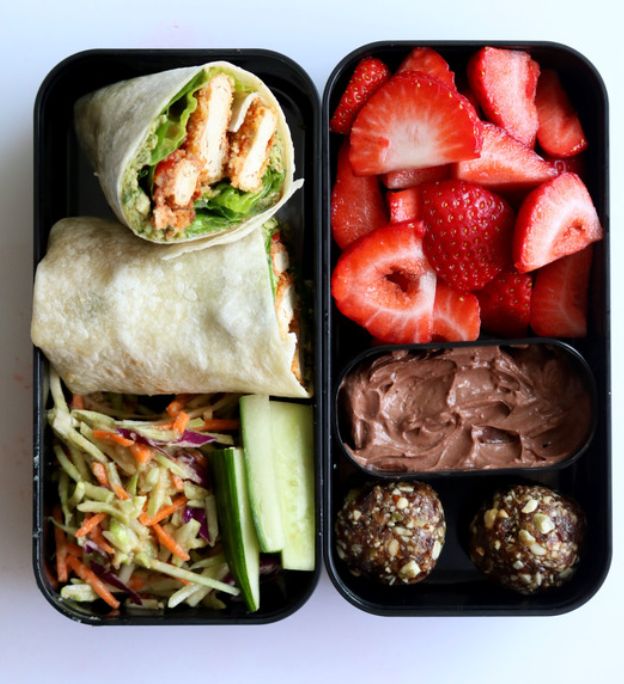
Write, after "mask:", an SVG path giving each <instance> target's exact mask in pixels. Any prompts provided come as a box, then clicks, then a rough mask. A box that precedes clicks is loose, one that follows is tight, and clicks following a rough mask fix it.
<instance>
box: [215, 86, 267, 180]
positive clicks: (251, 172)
mask: <svg viewBox="0 0 624 684" xmlns="http://www.w3.org/2000/svg"><path fill="white" fill-rule="evenodd" d="M276 128H277V115H276V113H275V112H274V111H273V110H272V109H270V108H269V107H267V106H266V105H264V104H262V102H261V101H260V100H259V99H256V100H254V101H253V102H252V103H251V105H250V106H249V109H248V110H247V114H246V116H245V121H244V122H243V124H242V126H241V127H240V128H239V129H238V131H237V132H236V133H233V134H232V136H231V138H230V160H229V162H228V165H227V175H228V176H229V178H230V182H231V183H232V185H233V186H234V187H235V188H238V189H239V190H242V191H243V192H256V191H257V190H259V189H260V188H261V187H262V176H263V175H264V172H265V170H266V167H267V165H268V162H269V153H270V151H271V143H272V140H273V134H274V133H275V129H276Z"/></svg>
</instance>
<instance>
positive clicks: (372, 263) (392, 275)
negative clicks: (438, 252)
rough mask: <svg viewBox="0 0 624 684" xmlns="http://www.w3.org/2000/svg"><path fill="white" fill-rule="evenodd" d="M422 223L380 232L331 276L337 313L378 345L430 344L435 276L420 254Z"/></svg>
mask: <svg viewBox="0 0 624 684" xmlns="http://www.w3.org/2000/svg"><path fill="white" fill-rule="evenodd" d="M423 230H424V226H423V225H422V223H420V222H416V223H402V224H395V225H389V226H384V227H382V228H377V230H374V231H373V232H372V233H369V234H368V235H365V236H364V237H362V238H360V239H359V240H358V241H357V242H355V243H353V244H352V245H351V246H350V247H349V248H348V249H347V250H346V251H345V252H343V254H342V255H341V256H340V257H339V259H338V262H337V264H336V267H335V268H334V273H333V275H332V295H333V297H334V300H335V302H336V306H337V307H338V309H339V310H340V311H341V312H342V313H343V314H344V315H345V316H346V317H347V318H350V319H351V320H353V321H355V322H356V323H359V324H360V325H362V326H364V327H365V328H366V329H367V330H368V332H369V333H370V334H371V335H373V336H374V337H376V338H377V339H379V340H382V341H384V342H392V343H398V344H400V343H409V342H428V341H429V340H430V339H431V332H432V322H433V302H434V299H435V289H436V276H435V273H434V272H433V270H432V269H431V267H430V266H429V264H428V262H427V259H426V257H425V255H424V253H423V250H422V238H421V236H422V232H423Z"/></svg>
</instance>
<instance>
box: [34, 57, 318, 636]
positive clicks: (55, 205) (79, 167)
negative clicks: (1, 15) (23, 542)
mask: <svg viewBox="0 0 624 684" xmlns="http://www.w3.org/2000/svg"><path fill="white" fill-rule="evenodd" d="M215 60H225V61H229V62H231V63H233V64H235V65H237V66H240V67H242V68H244V69H247V70H249V71H252V72H253V73H255V74H257V75H258V76H259V77H260V78H261V79H262V80H263V81H264V82H265V83H266V84H267V85H268V87H269V88H270V89H271V90H272V91H273V93H274V94H275V96H276V97H277V99H278V101H279V102H280V105H281V106H282V109H283V110H284V113H285V115H286V119H287V121H288V124H289V126H290V130H291V133H292V139H293V143H294V147H295V161H296V167H297V170H296V177H304V178H305V184H304V186H303V188H302V190H300V191H299V192H297V193H296V194H295V195H294V196H293V197H292V198H291V199H290V200H289V201H288V203H287V204H286V205H285V206H284V207H283V208H282V209H281V210H280V212H279V214H278V215H279V217H280V218H281V219H282V220H284V221H285V222H287V223H288V224H289V225H290V227H291V228H292V229H293V231H292V232H293V235H294V236H295V238H294V239H293V243H294V244H293V245H292V247H293V251H294V255H293V256H294V260H295V262H296V263H298V264H299V265H300V267H301V269H302V274H303V277H304V278H305V279H306V280H308V281H314V285H315V287H314V292H315V295H314V296H315V301H314V308H315V315H316V316H317V320H320V316H321V306H320V292H321V287H320V282H321V261H320V245H321V241H320V239H319V235H318V229H317V226H318V225H319V224H320V168H321V165H320V158H319V150H318V140H319V130H320V111H319V110H320V106H319V98H318V94H317V91H316V89H315V87H314V84H313V83H312V81H311V80H310V78H309V77H308V75H307V74H306V72H305V71H304V70H303V69H302V68H301V67H300V66H299V65H298V64H296V63H295V62H293V61H292V60H291V59H289V58H288V57H285V56H284V55H281V54H278V53H276V52H271V51H268V50H253V49H249V50H90V51H86V52H81V53H78V54H76V55H73V56H71V57H68V58H67V59H66V60H64V61H63V62H61V63H60V64H58V65H57V66H56V67H55V68H54V69H53V70H52V71H51V72H50V73H49V74H48V76H47V77H46V79H45V80H44V82H43V84H42V85H41V88H40V90H39V93H38V95H37V100H36V103H35V111H34V266H35V268H36V266H37V264H38V263H39V261H40V260H41V259H42V257H43V256H44V254H45V251H46V246H47V239H48V233H49V231H50V228H51V227H52V226H53V225H54V223H55V222H56V221H58V220H59V219H61V218H64V217H67V216H81V215H83V216H84V215H86V216H102V217H108V218H112V217H113V216H112V212H111V210H110V209H109V207H108V205H107V204H106V201H105V199H104V196H103V194H102V192H101V190H100V188H99V185H98V182H97V179H96V178H95V177H94V175H93V172H92V170H91V168H90V167H89V165H88V163H87V161H86V159H85V157H84V155H83V153H82V152H81V150H80V148H79V146H78V143H77V140H76V136H75V133H74V127H73V106H74V103H75V102H76V100H77V99H78V98H79V97H81V96H82V95H84V94H86V93H88V92H91V91H93V90H96V89H98V88H100V87H102V86H105V85H108V84H111V83H115V82H117V81H121V80H124V79H128V78H133V77H136V76H141V75H144V74H149V73H153V72H157V71H164V70H166V69H173V68H176V67H184V66H192V65H198V64H203V63H205V62H210V61H215ZM314 330H315V333H314V337H315V339H314V349H315V351H314V384H315V387H316V394H315V398H314V400H313V404H314V411H315V444H316V451H317V456H316V464H317V465H316V473H315V487H316V495H315V496H316V526H317V534H316V570H315V571H314V572H295V571H281V572H280V573H278V575H277V576H275V577H274V578H266V579H265V580H263V581H262V585H261V591H262V605H261V608H260V610H259V611H258V612H256V613H253V614H250V613H248V612H247V611H246V609H245V605H244V603H243V602H238V603H231V604H230V605H229V607H228V608H227V609H226V610H224V611H217V610H208V609H206V608H195V609H191V608H188V609H183V608H179V609H174V610H168V611H166V612H165V613H162V614H154V613H151V614H149V613H146V614H145V615H137V614H132V615H131V614H127V613H123V612H122V613H121V614H119V615H107V614H106V612H104V611H98V609H97V608H93V607H90V606H89V604H86V605H85V604H82V605H81V604H76V603H72V602H66V601H64V600H62V599H61V598H60V594H59V592H58V591H57V590H56V589H55V588H54V586H53V582H52V580H51V575H50V572H49V565H50V562H51V559H52V553H53V551H52V549H53V536H54V535H53V531H52V527H51V524H50V523H49V520H48V516H49V515H50V510H51V507H52V504H53V503H54V501H55V497H56V487H55V486H54V484H53V483H52V482H51V472H52V469H53V454H52V447H51V433H50V430H49V429H47V428H46V419H45V410H46V406H47V381H46V377H47V369H46V365H47V364H46V361H45V359H44V357H43V355H42V353H41V352H40V351H38V350H35V352H34V367H33V374H34V382H33V387H34V390H33V394H34V397H33V399H34V435H33V438H34V445H33V447H34V457H33V465H34V491H33V495H34V498H33V567H34V573H35V577H36V580H37V584H38V585H39V588H40V589H41V592H42V593H43V595H44V596H45V598H46V599H47V600H48V601H49V602H50V603H51V605H53V606H54V607H55V608H56V609H57V610H58V611H59V612H61V613H62V614H63V615H66V616H67V617H69V618H72V619H74V620H77V621H79V622H84V623H88V624H93V625H150V624H154V625H163V624H166V625H172V624H177V625H179V624H197V625H210V624H224V625H225V624H262V623H268V622H272V621H275V620H279V619H281V618H284V617H286V616H288V615H290V614H291V613H293V612H294V611H295V610H297V609H298V608H299V607H300V606H301V605H302V604H303V603H304V602H305V601H306V600H307V599H308V598H309V596H310V594H311V593H312V591H313V589H314V587H315V586H316V583H317V581H318V577H319V574H320V566H321V562H322V560H321V558H322V551H321V463H322V456H321V452H322V447H323V436H322V432H321V428H322V421H321V416H322V409H321V405H322V397H323V392H322V391H321V386H322V376H321V351H322V348H321V340H320V324H319V325H317V326H314Z"/></svg>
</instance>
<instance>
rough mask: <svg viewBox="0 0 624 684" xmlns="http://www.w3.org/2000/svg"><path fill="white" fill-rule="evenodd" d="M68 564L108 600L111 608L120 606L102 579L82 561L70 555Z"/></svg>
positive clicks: (97, 592) (104, 599) (98, 593)
mask: <svg viewBox="0 0 624 684" xmlns="http://www.w3.org/2000/svg"><path fill="white" fill-rule="evenodd" d="M67 565H69V567H70V568H71V569H72V570H73V571H74V572H75V573H76V574H77V575H78V577H80V579H81V580H83V581H84V582H86V583H87V584H89V585H91V588H92V589H93V591H94V592H95V593H96V594H97V595H98V596H99V597H100V598H101V599H102V600H103V601H106V603H108V605H109V606H110V607H111V608H119V601H118V600H117V599H116V598H115V597H114V596H113V595H112V594H111V593H110V591H108V589H107V588H106V587H105V586H104V582H102V580H101V579H100V578H99V577H98V576H97V575H96V574H95V573H94V572H93V571H92V570H90V569H89V568H88V567H87V566H86V565H85V564H84V563H81V562H80V561H79V560H78V559H77V558H74V557H73V556H70V557H69V558H68V559H67Z"/></svg>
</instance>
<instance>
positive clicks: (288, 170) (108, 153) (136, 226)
mask: <svg viewBox="0 0 624 684" xmlns="http://www.w3.org/2000/svg"><path fill="white" fill-rule="evenodd" d="M202 69H207V70H208V69H209V70H216V71H219V72H225V73H227V74H229V75H231V76H232V77H233V78H234V80H235V81H236V82H237V83H238V84H240V85H241V86H243V87H244V88H245V89H248V90H250V91H254V92H257V93H258V95H259V97H260V98H261V100H262V101H264V102H265V103H266V104H268V105H270V106H271V108H272V109H274V110H275V111H276V113H277V117H278V122H277V135H278V137H279V140H280V145H281V163H282V166H283V169H284V172H285V176H284V181H283V185H282V189H281V195H280V197H279V201H278V202H276V204H274V205H273V206H272V207H270V208H269V209H267V210H265V211H263V212H262V213H260V214H257V215H255V216H251V217H249V218H248V219H246V220H244V221H243V222H241V223H238V224H233V225H232V226H230V227H228V228H225V229H224V230H222V231H219V232H211V233H206V234H203V235H194V236H190V237H188V236H184V235H180V234H178V235H175V236H173V237H171V238H166V237H165V236H164V233H163V232H162V231H157V232H154V231H153V228H152V226H151V224H150V222H149V217H148V218H142V217H140V216H138V215H137V214H136V213H135V212H133V211H130V210H129V209H128V206H127V204H125V203H124V190H125V191H126V193H127V182H125V181H124V179H125V177H126V174H127V173H129V171H130V170H131V169H132V167H133V163H134V161H135V159H136V157H137V155H138V154H139V152H140V150H141V149H143V148H144V146H145V144H146V141H147V140H148V138H149V137H150V135H152V134H153V131H154V129H155V126H156V124H157V121H158V119H159V117H160V115H161V114H162V112H163V111H164V110H165V109H166V108H167V106H168V105H169V103H170V102H171V100H172V99H173V98H174V97H175V95H177V93H179V92H180V91H181V90H182V89H183V88H184V86H185V85H186V84H187V83H189V82H190V81H191V80H192V79H193V78H194V77H196V76H197V75H198V74H199V72H200V71H201V70H202ZM74 120H75V127H76V133H77V135H78V140H79V141H80V144H81V146H82V148H83V149H84V151H85V153H86V155H87V157H88V159H89V161H90V162H91V165H92V166H93V169H94V171H95V173H96V175H97V177H98V180H99V182H100V185H101V187H102V191H103V192H104V195H105V197H106V200H107V201H108V204H109V205H110V207H111V209H112V210H113V212H114V213H115V215H116V216H117V218H118V219H119V221H121V223H123V224H124V225H126V226H128V227H129V228H130V229H131V230H132V231H133V232H134V233H135V234H137V235H139V236H140V237H143V238H145V239H146V240H149V241H150V242H161V243H167V244H171V243H172V242H173V243H178V244H179V243H187V242H196V243H197V246H196V247H195V249H201V248H202V247H204V246H212V245H218V244H225V243H227V242H232V241H234V240H238V239H239V238H241V237H243V236H245V235H247V234H249V233H250V232H251V231H252V230H253V229H254V228H255V227H257V226H259V225H262V224H263V223H265V222H266V221H267V220H268V219H269V218H270V217H271V216H273V215H274V214H275V212H276V211H277V210H278V209H279V207H280V206H281V205H282V204H283V203H284V202H286V201H287V200H288V198H289V197H291V195H292V194H293V193H294V192H295V191H296V190H297V189H298V188H299V187H301V185H302V183H303V181H302V180H299V181H298V182H296V183H295V182H294V180H293V178H294V173H295V155H294V148H293V143H292V138H291V135H290V129H289V128H288V124H287V122H286V118H285V116H284V112H283V111H282V108H281V107H280V105H279V102H278V101H277V99H276V98H275V96H274V95H273V93H272V92H271V91H270V90H269V88H268V87H267V86H266V85H265V84H264V83H263V81H262V80H261V79H259V78H258V77H257V76H255V75H254V74H252V73H250V72H249V71H246V70H244V69H241V68H240V67H237V66H235V65H234V64H230V63H229V62H209V63H207V64H204V65H202V66H193V67H183V68H179V69H171V70H169V71H163V72H159V73H155V74H150V75H148V76H141V77H138V78H133V79H130V80H127V81H121V82H119V83H114V84H113V85H110V86H106V87H104V88H101V89H100V90H97V91H95V92H94V93H90V94H88V95H85V96H84V97H82V98H81V99H80V100H78V102H77V103H76V106H75V109H74ZM131 175H132V174H131ZM144 197H145V200H148V198H147V195H145V194H144ZM150 214H151V212H150Z"/></svg>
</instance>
